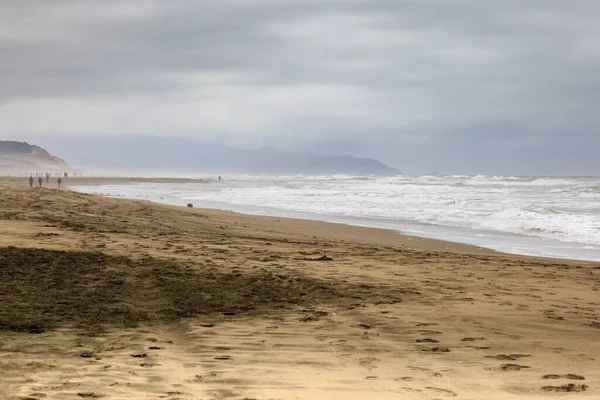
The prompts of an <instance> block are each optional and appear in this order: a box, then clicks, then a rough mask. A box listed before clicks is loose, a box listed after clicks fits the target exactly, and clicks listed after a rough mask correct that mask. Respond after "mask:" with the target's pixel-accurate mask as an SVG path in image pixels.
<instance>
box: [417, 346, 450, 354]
mask: <svg viewBox="0 0 600 400" xmlns="http://www.w3.org/2000/svg"><path fill="white" fill-rule="evenodd" d="M421 351H423V352H428V353H450V349H449V348H447V347H425V348H423V349H421Z"/></svg>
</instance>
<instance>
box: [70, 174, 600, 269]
mask: <svg viewBox="0 0 600 400" xmlns="http://www.w3.org/2000/svg"><path fill="white" fill-rule="evenodd" d="M76 190H79V191H82V192H87V193H102V194H106V195H110V196H115V197H127V198H144V199H148V200H152V201H157V202H162V203H168V204H178V205H184V204H186V203H188V202H192V203H194V205H196V206H198V207H211V208H219V209H227V210H233V211H240V212H246V213H252V214H262V215H276V216H290V217H301V218H310V219H319V220H325V221H334V222H346V223H350V224H355V225H363V226H374V227H383V228H389V229H395V230H399V231H402V232H405V233H407V234H412V235H417V236H424V237H431V238H439V239H445V240H450V241H456V242H463V243H469V244H475V245H480V246H484V247H489V248H492V249H495V250H500V251H504V252H509V253H516V254H526V255H539V256H550V257H559V258H572V259H586V260H600V178H598V177H503V176H397V177H390V178H379V177H349V176H228V177H226V178H225V179H224V180H223V181H222V182H220V183H219V182H211V183H143V184H142V183H140V184H135V185H107V186H102V187H77V188H76Z"/></svg>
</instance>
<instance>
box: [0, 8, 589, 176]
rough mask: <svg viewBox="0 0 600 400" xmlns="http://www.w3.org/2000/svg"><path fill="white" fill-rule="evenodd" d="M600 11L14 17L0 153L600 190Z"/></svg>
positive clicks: (52, 13)
mask: <svg viewBox="0 0 600 400" xmlns="http://www.w3.org/2000/svg"><path fill="white" fill-rule="evenodd" d="M599 110H600V1H598V0H485V1H483V0H452V1H449V0H320V1H317V0H170V1H162V0H161V1H158V0H156V1H155V0H95V1H92V0H53V1H48V0H0V138H6V139H8V138H11V139H19V138H31V137H35V136H36V135H38V136H39V135H56V134H62V133H68V134H77V135H85V134H92V133H104V134H124V133H127V134H131V133H152V134H158V135H172V136H181V137H193V138H199V139H210V140H219V141H223V142H225V143H228V144H232V145H239V146H251V147H256V146H264V145H272V146H275V147H280V148H292V149H309V150H313V151H320V152H330V153H345V152H347V153H352V154H356V155H363V156H372V157H377V158H380V159H382V160H383V161H385V162H387V163H389V164H391V165H394V166H397V167H399V168H401V169H403V170H404V171H406V172H417V173H418V172H429V171H431V170H439V171H441V172H447V173H499V174H500V173H506V174H517V173H521V174H599V175H600V162H599V161H598V160H600V154H599V153H600V111H599Z"/></svg>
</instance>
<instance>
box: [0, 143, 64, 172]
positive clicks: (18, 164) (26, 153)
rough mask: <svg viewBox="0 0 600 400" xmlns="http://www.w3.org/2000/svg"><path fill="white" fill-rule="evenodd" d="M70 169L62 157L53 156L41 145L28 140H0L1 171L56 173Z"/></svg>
mask: <svg viewBox="0 0 600 400" xmlns="http://www.w3.org/2000/svg"><path fill="white" fill-rule="evenodd" d="M68 170H70V167H69V165H68V164H67V163H66V162H65V161H64V160H62V159H60V158H58V157H55V156H53V155H52V154H50V153H49V152H48V151H46V150H45V149H44V148H42V147H40V146H35V145H32V144H29V143H27V142H15V141H10V140H0V173H1V174H3V175H7V174H11V175H12V174H20V173H31V174H33V173H37V172H40V173H45V172H49V173H54V172H63V171H68Z"/></svg>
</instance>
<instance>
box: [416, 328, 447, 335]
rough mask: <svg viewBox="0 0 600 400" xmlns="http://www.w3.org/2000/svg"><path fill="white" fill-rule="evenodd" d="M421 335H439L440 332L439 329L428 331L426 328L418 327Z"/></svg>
mask: <svg viewBox="0 0 600 400" xmlns="http://www.w3.org/2000/svg"><path fill="white" fill-rule="evenodd" d="M418 332H419V333H420V334H421V335H441V334H442V332H440V331H430V330H428V329H420V330H419V331H418Z"/></svg>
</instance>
